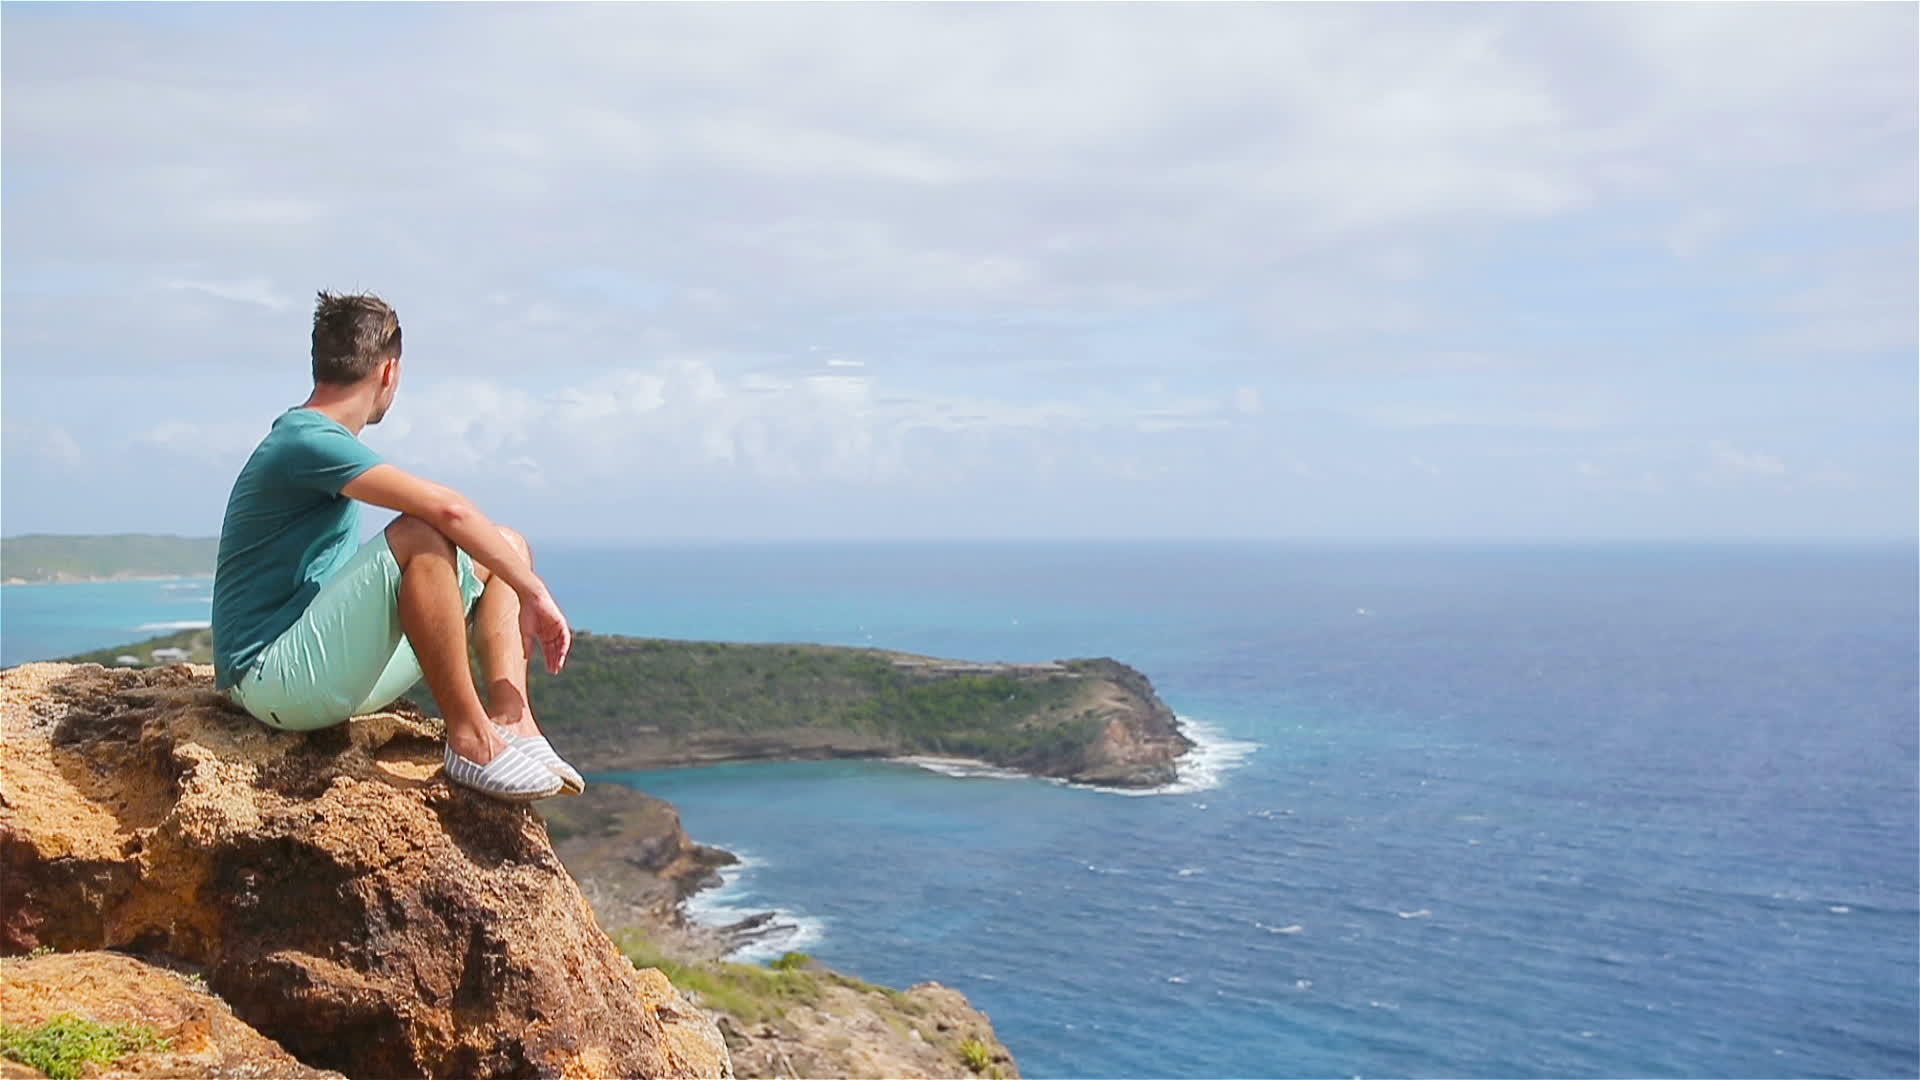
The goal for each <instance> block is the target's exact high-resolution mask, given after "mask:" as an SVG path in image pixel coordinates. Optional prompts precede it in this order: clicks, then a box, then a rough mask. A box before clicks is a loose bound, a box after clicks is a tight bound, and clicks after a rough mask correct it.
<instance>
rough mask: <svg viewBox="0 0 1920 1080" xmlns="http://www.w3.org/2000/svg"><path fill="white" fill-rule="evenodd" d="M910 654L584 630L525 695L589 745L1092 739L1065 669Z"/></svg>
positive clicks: (1004, 754)
mask: <svg viewBox="0 0 1920 1080" xmlns="http://www.w3.org/2000/svg"><path fill="white" fill-rule="evenodd" d="M916 659H919V658H913V657H905V656H902V655H900V654H895V653H888V652H884V651H881V650H875V649H853V648H843V647H837V646H826V645H741V644H725V643H719V642H694V641H670V640H660V639H653V638H631V637H620V636H612V635H604V634H592V633H585V632H582V633H580V634H579V635H578V636H576V637H575V639H574V645H573V652H572V653H571V654H570V655H569V657H568V659H567V666H566V670H565V671H564V672H562V673H561V674H560V675H558V676H549V675H547V674H546V672H545V671H544V670H543V669H542V668H541V667H540V666H539V665H538V664H536V665H535V666H534V674H533V676H532V679H531V680H530V683H529V686H528V694H529V696H531V697H532V699H533V704H534V710H535V712H536V713H538V714H539V715H540V717H541V723H542V724H543V725H544V726H546V727H547V728H549V729H550V730H551V731H553V732H555V733H556V734H561V735H568V736H573V737H575V738H584V739H587V740H595V739H597V738H609V739H615V740H618V741H620V742H625V741H627V740H628V739H629V738H630V737H631V736H632V735H633V734H636V733H640V734H650V735H658V736H663V737H666V738H668V739H673V738H680V737H685V736H689V735H693V734H696V733H697V734H701V735H715V734H735V735H756V734H762V733H767V732H773V731H794V730H796V729H798V730H803V731H804V730H815V731H837V732H846V733H851V734H855V735H865V736H873V737H875V739H876V740H878V741H883V742H885V743H888V744H893V745H895V746H897V748H898V749H902V750H914V751H920V752H924V753H933V754H963V755H972V756H979V757H985V758H989V759H992V760H1002V761H1013V760H1019V759H1021V758H1025V757H1028V756H1033V755H1047V754H1054V753H1061V752H1068V751H1071V750H1073V749H1075V748H1078V747H1080V746H1082V745H1084V744H1085V743H1086V741H1087V740H1088V739H1090V738H1091V737H1092V735H1093V722H1092V721H1091V720H1088V719H1085V718H1081V717H1076V716H1075V715H1073V713H1072V712H1071V711H1070V705H1071V703H1072V700H1073V698H1074V696H1075V694H1076V692H1077V691H1078V690H1079V689H1080V677H1079V673H1078V672H1077V671H1076V670H1074V665H1073V664H1069V665H1067V667H1066V668H1063V669H1061V670H1059V671H1058V672H1057V673H1051V674H1046V675H1034V674H1031V672H1032V670H1033V669H1031V668H1028V669H1021V668H1014V667H1009V668H1006V669H1005V670H993V669H991V666H988V665H981V667H983V668H987V669H988V670H985V671H983V672H982V673H979V674H958V675H944V676H942V675H930V674H928V673H927V672H926V671H925V670H922V669H917V668H915V667H913V666H912V662H913V661H914V660H916ZM896 661H904V662H905V664H904V665H903V664H902V663H897V662H896ZM421 689H424V688H421ZM1036 717H1042V718H1044V719H1045V720H1046V722H1045V723H1035V722H1033V721H1034V720H1035V718H1036Z"/></svg>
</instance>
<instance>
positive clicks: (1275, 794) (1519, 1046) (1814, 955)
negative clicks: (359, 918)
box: [0, 543, 1920, 1077]
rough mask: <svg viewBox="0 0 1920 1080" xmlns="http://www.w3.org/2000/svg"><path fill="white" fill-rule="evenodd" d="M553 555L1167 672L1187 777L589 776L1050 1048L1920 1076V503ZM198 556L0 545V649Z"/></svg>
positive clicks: (31, 653) (712, 626)
mask: <svg viewBox="0 0 1920 1080" xmlns="http://www.w3.org/2000/svg"><path fill="white" fill-rule="evenodd" d="M540 559H541V563H540V565H541V569H542V571H543V573H544V574H545V575H546V577H547V580H548V581H549V583H550V584H551V585H552V586H553V588H554V591H555V593H556V595H557V596H558V598H559V599H560V601H561V603H562V606H563V607H565V608H566V610H567V611H568V613H569V615H570V616H571V617H572V619H573V621H574V623H575V624H576V625H577V626H581V627H585V628H588V629H592V630H598V631H604V632H618V633H629V634H646V635H657V636H671V637H689V638H704V639H714V640H730V641H817V642H829V643H836V644H847V645H881V646H887V647H891V648H900V649H907V650H912V651H916V652H925V653H932V654H937V655H944V656H952V657H965V658H972V659H997V660H1046V659H1055V658H1063V657H1076V656H1113V657H1116V658H1119V659H1121V660H1124V661H1126V662H1127V663H1130V664H1133V665H1134V666H1136V667H1138V668H1140V669H1141V670H1143V671H1145V672H1146V673H1147V674H1148V675H1149V676H1151V678H1152V679H1153V681H1154V683H1155V685H1156V686H1157V687H1158V689H1159V691H1160V693H1161V695H1162V697H1164V698H1165V699H1166V700H1167V702H1168V703H1169V704H1170V705H1172V706H1173V708H1174V710H1175V711H1176V712H1178V713H1179V714H1181V715H1182V716H1183V717H1186V718H1189V719H1190V720H1191V721H1192V722H1193V723H1194V724H1195V726H1196V730H1198V731H1200V732H1201V733H1202V734H1204V735H1205V736H1206V739H1205V741H1206V743H1207V746H1208V752H1207V754H1206V755H1205V758H1204V760H1203V761H1202V762H1201V765H1202V766H1203V767H1201V768H1198V769H1195V770H1193V771H1192V772H1191V774H1190V775H1189V776H1188V777H1187V778H1186V781H1185V782H1184V783H1183V784H1181V785H1179V786H1178V789H1177V790H1174V791H1171V792H1167V793H1162V794H1156V795H1148V796H1126V795H1119V794H1111V793H1104V792H1099V791H1091V790H1085V789H1077V788H1071V787H1065V786H1062V785H1058V784H1053V783H1047V782H1042V781H1035V780H1025V779H1014V778H1004V777H994V776H972V777H954V776H948V775H942V774H940V773H938V772H935V771H931V770H929V769H927V768H922V767H916V766H914V765H909V764H896V763H846V762H827V763H805V764H787V765H777V764H776V765H743V766H722V767H714V768H704V769H690V770H677V771H669V772H651V773H628V774H618V775H608V776H601V777H598V778H590V779H598V780H599V781H600V782H610V781H620V782H626V783H632V784H636V785H638V786H641V787H643V788H645V789H647V790H648V791H651V792H653V793H655V794H658V795H661V796H664V797H666V798H668V799H671V800H672V801H673V802H675V803H676V804H678V805H679V807H680V808H681V811H682V813H683V816H684V818H685V821H686V824H687V827H688V829H689V831H690V832H692V834H693V835H694V836H695V837H696V838H698V839H700V840H702V841H705V842H709V843H715V844H720V845H722V846H725V847H729V848H732V849H734V850H736V851H739V852H742V853H743V854H745V855H747V856H748V860H749V861H748V863H747V865H746V868H745V870H744V871H742V872H738V873H736V874H735V875H733V879H732V880H731V882H730V883H729V885H728V886H727V888H726V889H725V890H723V891H722V892H720V893H718V894H709V895H707V896H705V897H703V898H702V900H701V902H700V903H701V907H702V910H704V911H705V912H707V913H708V915H709V916H710V917H714V918H720V917H725V916H726V915H727V914H729V913H730V912H733V911H753V910H765V909H779V910H780V911H782V912H784V913H785V914H786V916H787V919H788V921H790V922H791V923H792V924H793V925H794V926H795V927H796V930H795V933H794V935H793V936H792V937H791V938H789V939H787V940H785V941H780V942H774V943H771V945H770V948H771V949H772V950H774V951H778V950H779V949H781V948H787V947H798V948H802V949H805V950H807V951H809V952H812V953H814V954H816V955H818V956H820V957H821V958H822V959H824V960H825V961H827V962H828V963H830V964H832V965H834V966H836V967H839V968H843V969H845V970H848V971H852V972H856V973H858V974H860V975H862V976H865V977H867V978H870V979H873V980H876V981H881V982H888V983H894V984H901V985H904V984H908V983H912V982H916V981H920V980H925V979H935V980H938V981H940V982H943V983H946V984H948V985H951V986H955V987H958V988H960V989H961V990H963V991H965V992H966V993H967V994H968V996H969V997H971V998H972V999H973V1000H974V1002H975V1003H976V1004H978V1005H980V1006H981V1007H982V1008H984V1009H986V1010H987V1011H988V1012H989V1013H990V1014H991V1015H992V1017H993V1020H994V1024H995V1027H996V1028H997V1030H998V1031H999V1033H1000V1035H1001V1037H1002V1038H1003V1039H1004V1041H1005V1042H1006V1043H1007V1045H1008V1046H1009V1047H1011V1048H1012V1049H1013V1051H1014V1053H1015V1055H1016V1056H1017V1057H1018V1059H1019V1061H1020V1065H1021V1068H1022V1070H1023V1071H1024V1072H1025V1073H1026V1074H1027V1075H1029V1076H1035V1077H1114V1076H1161V1077H1225V1076H1294V1075H1319V1076H1341V1077H1346V1076H1526V1077H1538V1076H1582V1077H1585V1076H1688V1077H1694V1076H1699V1077H1705V1076H1728V1077H1756V1076H1915V1075H1916V1074H1920V902H1917V898H1920V836H1917V835H1916V826H1917V822H1920V804H1917V799H1916V788H1917V786H1920V716H1917V714H1916V709H1917V706H1916V700H1917V698H1916V695H1917V693H1920V675H1917V672H1916V668H1917V667H1920V638H1917V636H1916V635H1917V634H1920V630H1917V627H1920V580H1916V558H1915V550H1914V548H1913V547H1912V546H1911V545H1893V546H1878V547H1870V546H1830V547H1812V546H1804V547H1795V546H1764V545H1755V546H1732V545H1605V546H1571V545H1554V546H1530V545H1512V546H1468V545H1448V546H1420V545H1398V546H1395V545H1376V546H1354V545H1345V546H1333V545H1301V544H1265V545H1261V544H1229V543H1218V544H1173V543H1167V544H1091V545H1085V544H1045V545H1036V544H1015V543H1005V544H967V545H935V544H899V545H850V544H814V545H758V546H756V545H740V546H726V547H707V548H699V549H695V548H638V549H633V550H624V551H611V550H584V549H565V548H555V547H545V548H543V549H542V550H541V552H540ZM169 586H174V587H171V588H170V587H169ZM205 599H206V583H205V582H197V583H194V582H172V583H162V582H136V583H121V584H114V585H97V586H51V587H45V586H42V587H21V586H13V587H7V588H5V589H4V590H3V591H0V600H3V601H4V603H3V604H0V616H4V623H0V627H3V633H0V644H3V648H0V663H7V664H12V663H17V662H20V661H21V660H25V659H31V658H36V657H43V656H49V655H57V654H60V653H62V652H69V651H74V650H78V649H82V648H91V647H100V646H105V645H111V644H116V643H119V642H121V641H127V640H132V639H134V638H137V637H140V636H142V635H143V634H145V633H153V632H156V631H154V630H151V629H143V628H144V627H148V626H153V625H158V624H164V623H171V622H177V621H191V620H193V619H195V618H201V619H204V617H205V615H204V610H205ZM195 602H197V603H198V604H199V607H198V608H197V609H196V608H195V607H193V606H192V605H193V604H194V603H195ZM196 611H197V612H198V614H196ZM537 704H538V703H537V702H536V707H537ZM561 749H562V751H563V752H564V750H565V748H564V747H561Z"/></svg>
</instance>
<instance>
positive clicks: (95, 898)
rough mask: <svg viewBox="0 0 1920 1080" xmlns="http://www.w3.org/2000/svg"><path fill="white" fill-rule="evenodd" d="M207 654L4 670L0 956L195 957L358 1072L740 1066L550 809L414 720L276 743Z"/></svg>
mask: <svg viewBox="0 0 1920 1080" xmlns="http://www.w3.org/2000/svg"><path fill="white" fill-rule="evenodd" d="M211 675H212V671H211V669H210V668H207V667H204V666H199V667H190V666H188V665H175V666H173V667H166V668H153V669H146V670H127V669H105V668H101V667H99V666H97V665H91V664H83V665H66V664H29V665H25V666H23V667H19V668H13V669H9V670H7V671H5V672H0V738H3V739H4V741H5V745H6V753H5V755H3V756H0V952H4V953H9V954H19V953H24V952H27V951H29V950H31V949H33V948H35V947H36V946H43V945H44V946H52V947H53V948H55V949H58V950H62V951H68V950H92V949H103V948H111V949H116V950H121V951H125V952H131V953H137V954H141V955H144V956H151V957H156V958H162V959H166V960H170V961H178V962H184V963H187V964H191V965H195V966H196V967H197V968H198V969H200V970H202V971H204V973H205V975H204V977H205V981H206V983H207V986H208V987H209V989H210V990H212V991H213V992H214V993H216V994H218V995H219V996H220V997H221V998H222V999H224V1000H225V1001H226V1002H228V1003H230V1004H231V1006H232V1009H233V1012H234V1014H235V1015H236V1016H237V1017H238V1018H239V1019H241V1020H243V1021H245V1022H246V1023H247V1024H250V1025H251V1026H252V1027H253V1028H255V1029H257V1030H258V1031H259V1032H260V1033H261V1034H262V1035H264V1036H266V1037H267V1038H270V1039H272V1040H275V1041H277V1042H278V1043H279V1044H280V1045H281V1046H283V1047H285V1048H286V1049H287V1050H288V1051H289V1052H291V1053H292V1054H293V1055H294V1056H295V1057H296V1058H298V1059H299V1060H300V1061H301V1062H304V1063H305V1064H307V1065H309V1066H314V1067H319V1068H327V1069H337V1070H339V1071H341V1072H344V1073H346V1074H348V1075H351V1076H366V1077H374V1076H378V1077H401V1076H436V1077H438V1076H446V1077H455V1076H458V1077H483V1076H515V1077H522V1076H524V1077H588V1076H593V1077H612V1076H619V1077H669V1076H671V1077H682V1076H727V1075H731V1071H730V1070H731V1066H730V1063H729V1059H728V1055H727V1051H726V1048H725V1045H724V1043H723V1041H722V1039H721V1036H720V1033H719V1031H718V1030H717V1029H716V1028H715V1026H714V1025H713V1024H712V1023H711V1022H710V1021H709V1020H708V1019H707V1018H706V1017H705V1016H704V1015H702V1014H701V1013H699V1012H698V1011H697V1010H696V1009H694V1008H692V1007H691V1006H690V1005H689V1004H688V1003H687V1001H686V1000H685V999H684V998H682V997H681V996H680V995H679V994H678V993H677V992H676V991H675V990H674V989H673V987H672V986H671V985H670V984H669V983H668V982H667V980H666V978H665V977H664V976H662V975H660V974H659V973H658V972H657V971H636V970H635V969H634V968H633V966H632V965H631V964H630V963H629V962H628V961H627V960H626V959H625V958H624V957H622V956H621V955H620V953H619V952H618V951H617V950H616V949H615V948H614V946H613V944H612V943H611V942H610V941H609V940H608V939H607V937H606V935H605V934H603V933H602V932H601V930H600V928H599V927H598V926H597V925H596V924H595V922H594V918H593V914H592V911H591V909H590V908H589V907H588V904H587V902H586V900H585V899H584V898H583V897H582V896H581V893H580V891H579V889H578V888H576V887H575V884H574V882H573V879H572V878H571V877H569V876H568V874H567V872H566V870H565V869H564V868H563V866H562V865H561V863H560V861H559V860H558V859H557V858H556V857H555V855H554V853H553V850H552V848H551V847H550V846H549V844H548V841H547V836H546V831H545V828H544V827H543V825H542V823H541V821H540V820H539V818H538V817H537V816H536V812H535V811H534V810H532V809H529V808H524V807H517V806H512V805H508V804H503V803H499V802H495V801H493V800H490V799H487V798H485V797H484V796H480V795H478V794H476V793H473V792H470V791H466V790H465V789H461V788H456V787H452V786H450V785H449V784H447V783H446V781H445V780H444V778H443V777H442V776H441V775H440V770H439V762H440V751H441V742H440V735H441V731H440V727H439V724H438V722H437V721H434V720H432V719H431V718H428V717H425V716H423V715H420V714H418V713H413V712H408V711H405V710H402V711H399V712H391V713H381V714H375V715H372V716H367V717H360V718H356V719H355V720H354V721H352V722H351V723H349V724H346V725H342V726H340V727H335V728H330V729H326V730H323V731H318V732H313V733H308V734H293V733H285V732H276V731H271V730H269V729H267V728H265V727H263V726H262V725H260V724H259V723H257V722H255V721H254V720H253V719H252V718H250V717H248V716H246V715H245V714H244V713H242V712H240V711H239V710H237V709H235V708H234V707H232V706H231V705H229V704H227V703H226V702H225V700H224V699H223V698H222V697H220V696H219V695H217V694H215V693H214V692H213V689H212V679H211Z"/></svg>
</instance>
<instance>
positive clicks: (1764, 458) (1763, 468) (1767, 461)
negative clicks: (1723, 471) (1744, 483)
mask: <svg viewBox="0 0 1920 1080" xmlns="http://www.w3.org/2000/svg"><path fill="white" fill-rule="evenodd" d="M1708 449H1709V450H1710V451H1711V453H1712V455H1713V461H1714V463H1715V464H1716V465H1720V466H1723V467H1725V468H1727V469H1730V470H1732V471H1734V472H1741V473H1754V474H1757V475H1760V476H1778V475H1779V474H1781V473H1784V472H1786V471H1787V466H1786V464H1785V463H1783V462H1782V461H1781V460H1780V459H1779V458H1777V457H1775V456H1773V455H1772V454H1765V453H1758V452H1750V451H1746V450H1741V449H1739V448H1737V447H1734V446H1730V445H1728V444H1727V443H1726V442H1724V441H1722V440H1718V439H1716V440H1714V442H1713V443H1712V444H1711V445H1710V446H1709V448H1708Z"/></svg>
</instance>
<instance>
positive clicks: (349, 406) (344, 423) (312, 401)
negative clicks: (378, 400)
mask: <svg viewBox="0 0 1920 1080" xmlns="http://www.w3.org/2000/svg"><path fill="white" fill-rule="evenodd" d="M299 407H300V408H303V409H312V410H313V411H314V412H317V413H322V414H324V415H326V416H329V417H332V418H333V420H334V421H335V422H337V423H338V424H339V425H340V426H341V427H343V428H346V429H347V430H348V431H351V432H353V433H354V434H355V435H359V434H360V432H361V429H363V428H365V427H366V426H367V417H369V416H371V415H373V399H372V397H371V396H370V395H367V394H359V393H351V392H349V393H344V394H343V393H339V392H328V391H327V389H325V388H323V387H318V386H316V387H314V388H313V393H312V394H311V395H309V396H308V397H307V400H306V401H305V402H304V403H303V404H301V405H300V406H299Z"/></svg>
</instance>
